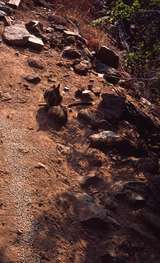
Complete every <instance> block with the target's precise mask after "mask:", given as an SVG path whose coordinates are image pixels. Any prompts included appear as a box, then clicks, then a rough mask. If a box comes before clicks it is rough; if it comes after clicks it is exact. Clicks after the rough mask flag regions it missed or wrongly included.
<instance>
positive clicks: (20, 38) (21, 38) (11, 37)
mask: <svg viewBox="0 0 160 263" xmlns="http://www.w3.org/2000/svg"><path fill="white" fill-rule="evenodd" d="M29 36H30V34H29V32H28V30H27V29H26V28H25V25H24V24H15V25H12V26H7V27H5V30H4V33H3V38H4V40H5V42H6V43H7V44H9V45H15V46H24V45H26V44H27V43H28V38H29Z"/></svg>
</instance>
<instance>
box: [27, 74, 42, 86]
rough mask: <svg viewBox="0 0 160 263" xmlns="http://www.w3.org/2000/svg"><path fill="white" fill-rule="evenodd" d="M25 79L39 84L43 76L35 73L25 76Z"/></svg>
mask: <svg viewBox="0 0 160 263" xmlns="http://www.w3.org/2000/svg"><path fill="white" fill-rule="evenodd" d="M24 79H25V80H26V81H28V82H30V83H32V84H38V83H39V82H40V81H41V78H40V77H39V76H35V75H28V76H25V77H24Z"/></svg>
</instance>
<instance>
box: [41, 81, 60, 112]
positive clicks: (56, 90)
mask: <svg viewBox="0 0 160 263" xmlns="http://www.w3.org/2000/svg"><path fill="white" fill-rule="evenodd" d="M44 99H45V101H46V103H47V106H48V107H52V106H58V105H60V104H61V102H62V99H63V97H62V96H61V93H60V84H59V85H58V86H55V85H54V86H53V87H52V88H50V89H47V90H46V91H45V93H44Z"/></svg>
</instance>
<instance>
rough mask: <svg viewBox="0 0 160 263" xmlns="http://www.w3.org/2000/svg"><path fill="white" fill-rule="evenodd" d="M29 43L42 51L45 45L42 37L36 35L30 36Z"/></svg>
mask: <svg viewBox="0 0 160 263" xmlns="http://www.w3.org/2000/svg"><path fill="white" fill-rule="evenodd" d="M27 44H28V46H29V47H30V48H31V49H35V50H37V51H41V50H42V49H43V47H44V43H43V41H42V39H41V38H39V37H36V36H34V35H30V36H29V38H28V42H27Z"/></svg>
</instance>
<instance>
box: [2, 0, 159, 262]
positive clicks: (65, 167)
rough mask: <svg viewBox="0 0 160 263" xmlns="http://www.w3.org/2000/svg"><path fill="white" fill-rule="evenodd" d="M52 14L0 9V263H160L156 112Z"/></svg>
mask: <svg viewBox="0 0 160 263" xmlns="http://www.w3.org/2000/svg"><path fill="white" fill-rule="evenodd" d="M56 7H57V6H56V5H54V3H53V5H50V4H48V2H47V1H44V0H37V1H32V2H31V3H28V1H23V0H22V1H21V3H20V5H19V6H18V8H17V9H13V5H8V4H7V3H4V1H1V2H0V10H1V12H2V13H1V44H0V56H1V60H0V69H1V70H0V79H1V83H0V86H1V90H0V92H1V93H0V111H1V118H0V133H1V143H0V157H1V158H0V173H1V177H0V182H1V184H0V186H1V196H0V212H1V216H0V233H1V237H0V262H3V263H22V262H30V263H32V262H33V263H39V262H56V263H58V262H61V263H62V262H64V263H68V262H75V263H82V262H84V263H106V262H111V263H113V262H114V263H115V262H116V263H132V262H134V263H142V262H143V263H144V262H146V263H151V262H154V263H158V262H159V261H160V255H159V230H160V224H159V218H160V208H159V203H160V198H159V192H160V186H159V184H160V177H159V146H160V145H159V130H160V121H159V118H158V117H159V116H158V113H157V109H156V107H155V106H154V105H153V104H151V103H150V102H149V101H147V100H146V99H144V98H143V97H141V98H140V99H139V100H136V99H135V97H132V96H131V95H130V92H129V91H130V87H131V88H132V83H131V82H129V81H128V74H127V73H125V72H124V70H123V65H122V63H121V56H120V52H119V50H117V49H116V47H114V46H113V45H112V42H110V41H109V37H108V36H105V37H106V38H104V42H103V45H102V44H100V46H99V48H98V49H96V50H93V49H90V40H89V39H87V38H86V35H83V34H82V33H83V30H81V23H80V22H81V21H79V20H78V19H77V20H75V19H73V16H72V15H68V16H66V15H62V12H58V10H59V9H58V10H57V8H56ZM14 8H15V6H14ZM63 10H64V9H63ZM55 11H56V12H55ZM86 26H87V25H86Z"/></svg>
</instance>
